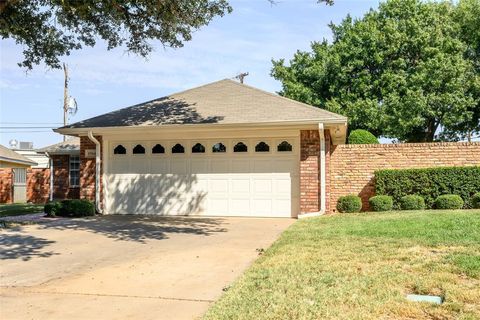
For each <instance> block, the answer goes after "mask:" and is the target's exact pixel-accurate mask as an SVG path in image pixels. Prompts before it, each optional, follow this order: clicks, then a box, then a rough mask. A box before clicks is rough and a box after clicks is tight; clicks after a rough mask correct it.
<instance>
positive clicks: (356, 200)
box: [337, 194, 362, 212]
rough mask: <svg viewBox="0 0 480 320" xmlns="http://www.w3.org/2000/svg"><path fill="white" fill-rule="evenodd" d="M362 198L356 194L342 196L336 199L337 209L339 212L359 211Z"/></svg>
mask: <svg viewBox="0 0 480 320" xmlns="http://www.w3.org/2000/svg"><path fill="white" fill-rule="evenodd" d="M361 209H362V199H360V197H357V196H356V195H353V194H351V195H348V196H343V197H340V198H339V199H338V202H337V210H338V211H340V212H360V210H361Z"/></svg>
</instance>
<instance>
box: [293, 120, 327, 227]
mask: <svg viewBox="0 0 480 320" xmlns="http://www.w3.org/2000/svg"><path fill="white" fill-rule="evenodd" d="M318 134H319V136H320V211H317V212H309V213H305V214H301V215H299V216H298V218H299V219H304V218H310V217H318V216H321V215H324V214H325V211H326V207H327V206H326V200H327V194H326V186H325V182H326V172H325V170H326V165H325V131H324V128H323V123H319V124H318Z"/></svg>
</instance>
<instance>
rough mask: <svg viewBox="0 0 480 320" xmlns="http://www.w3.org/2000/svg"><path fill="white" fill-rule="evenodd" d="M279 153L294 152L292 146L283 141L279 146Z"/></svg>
mask: <svg viewBox="0 0 480 320" xmlns="http://www.w3.org/2000/svg"><path fill="white" fill-rule="evenodd" d="M277 151H278V152H288V151H292V145H291V144H290V143H288V142H287V141H282V142H281V143H280V144H279V145H278V146H277Z"/></svg>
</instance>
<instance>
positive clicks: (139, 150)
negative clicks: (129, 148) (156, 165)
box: [133, 144, 145, 154]
mask: <svg viewBox="0 0 480 320" xmlns="http://www.w3.org/2000/svg"><path fill="white" fill-rule="evenodd" d="M133 154H145V148H144V147H143V146H142V145H141V144H137V145H136V146H135V147H134V148H133Z"/></svg>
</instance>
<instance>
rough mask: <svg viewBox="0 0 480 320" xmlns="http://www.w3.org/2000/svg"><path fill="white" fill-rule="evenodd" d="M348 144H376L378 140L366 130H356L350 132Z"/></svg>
mask: <svg viewBox="0 0 480 320" xmlns="http://www.w3.org/2000/svg"><path fill="white" fill-rule="evenodd" d="M348 144H378V139H377V138H376V137H375V136H374V135H373V134H372V133H371V132H369V131H367V130H363V129H357V130H353V131H352V132H350V135H349V136H348Z"/></svg>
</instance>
